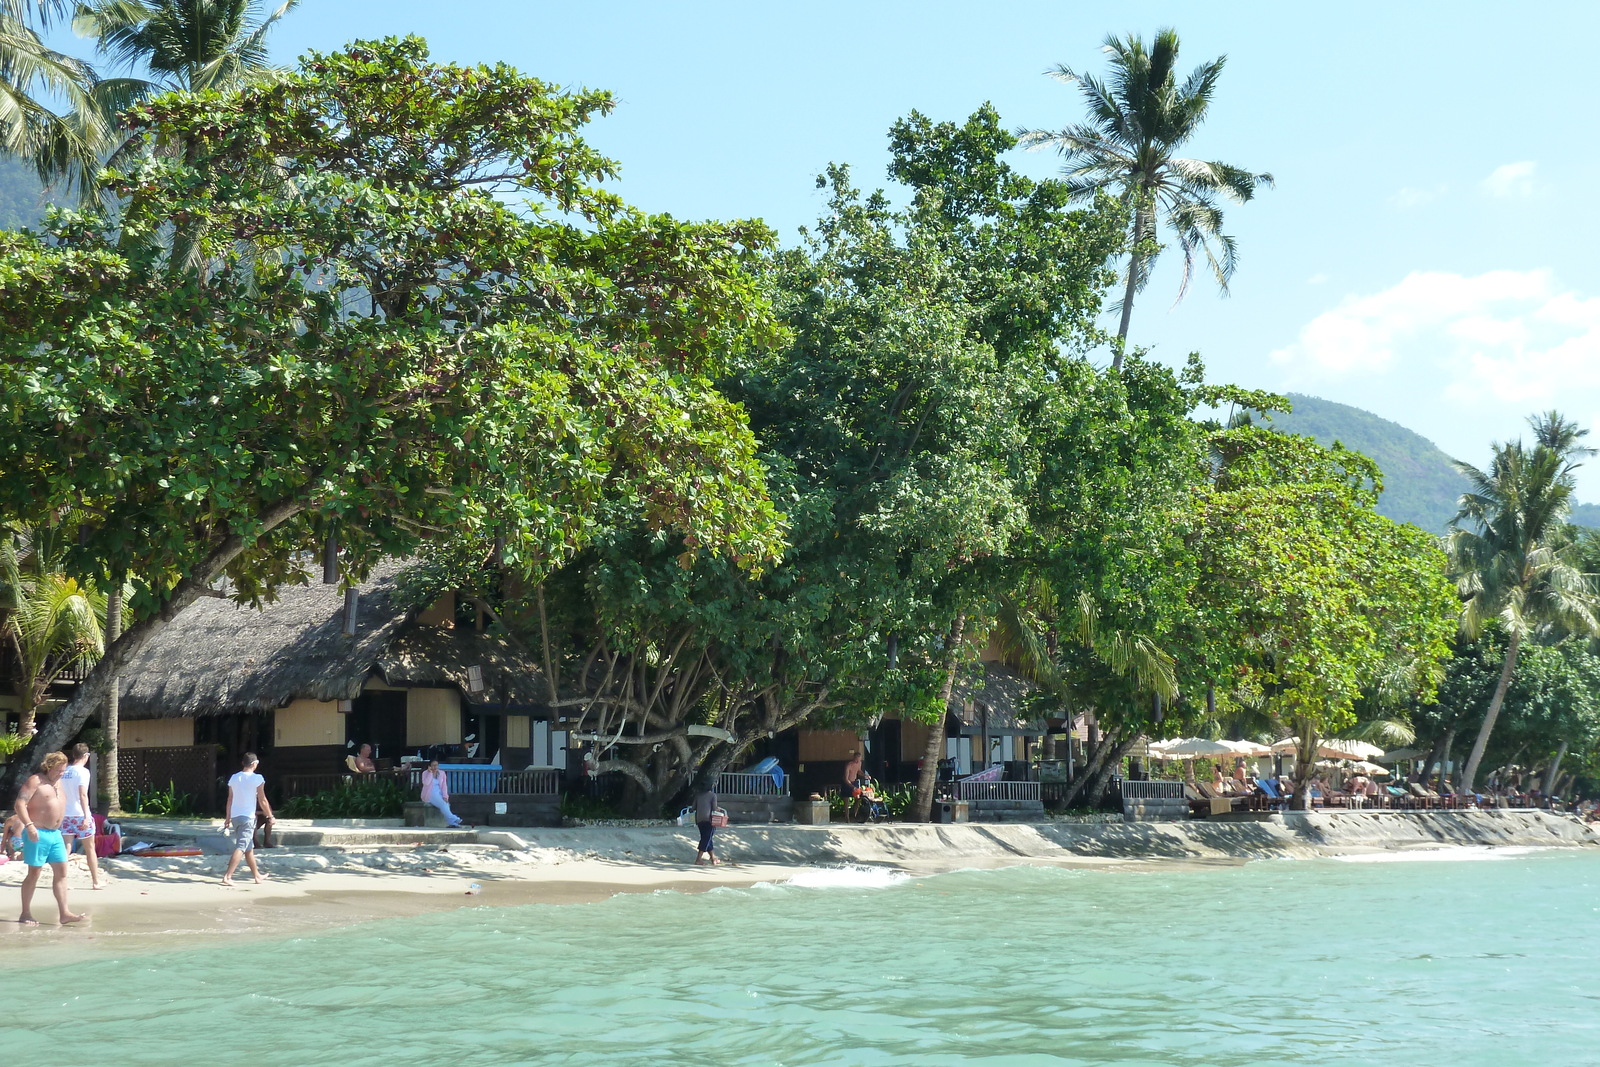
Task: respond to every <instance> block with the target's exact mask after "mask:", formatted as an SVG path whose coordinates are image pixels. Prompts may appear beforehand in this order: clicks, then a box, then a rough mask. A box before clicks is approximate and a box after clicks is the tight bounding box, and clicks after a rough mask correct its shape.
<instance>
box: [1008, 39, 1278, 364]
mask: <svg viewBox="0 0 1600 1067" xmlns="http://www.w3.org/2000/svg"><path fill="white" fill-rule="evenodd" d="M1103 50H1104V51H1105V52H1106V54H1107V55H1109V56H1110V57H1111V76H1110V83H1109V84H1107V83H1105V82H1102V81H1100V80H1098V79H1096V78H1094V77H1092V76H1090V75H1087V74H1079V73H1077V72H1076V71H1074V70H1072V69H1071V68H1070V67H1067V66H1065V65H1060V66H1057V67H1055V68H1054V69H1053V70H1049V71H1046V72H1045V73H1046V74H1048V75H1049V76H1050V77H1053V78H1055V79H1057V80H1058V81H1062V82H1066V83H1067V84H1069V85H1076V86H1077V87H1078V88H1079V90H1080V91H1081V92H1082V94H1083V98H1084V101H1085V102H1086V103H1087V104H1088V105H1089V121H1088V122H1084V123H1079V124H1077V125H1074V126H1068V127H1066V128H1065V129H1062V130H1022V131H1019V136H1020V137H1021V138H1022V143H1023V144H1024V145H1026V146H1028V147H1030V148H1040V147H1044V146H1047V145H1048V146H1051V147H1054V148H1055V149H1056V150H1057V151H1058V152H1060V153H1061V155H1062V158H1063V164H1062V170H1063V172H1064V173H1065V175H1066V180H1067V184H1068V187H1069V188H1070V190H1071V192H1072V195H1073V196H1074V198H1076V199H1079V200H1090V199H1093V198H1094V197H1095V196H1096V195H1098V194H1099V193H1101V192H1107V193H1109V194H1111V195H1112V196H1114V197H1116V198H1117V199H1118V200H1120V201H1121V202H1122V203H1123V205H1124V206H1125V207H1126V208H1127V210H1128V212H1129V217H1130V222H1129V230H1128V277H1127V281H1126V284H1125V288H1124V290H1123V294H1122V323H1121V325H1120V326H1119V327H1118V329H1117V338H1118V341H1119V342H1126V340H1127V337H1128V320H1129V317H1130V316H1131V315H1132V314H1133V297H1134V294H1135V293H1137V292H1138V291H1139V290H1141V289H1143V288H1144V286H1145V283H1146V282H1147V281H1149V278H1150V268H1151V266H1152V264H1153V263H1154V262H1155V259H1156V255H1157V253H1158V252H1159V251H1160V249H1159V248H1158V246H1157V245H1156V237H1157V232H1158V228H1159V227H1158V223H1159V222H1162V221H1164V222H1165V223H1166V225H1167V227H1168V228H1169V229H1171V230H1172V232H1173V235H1174V237H1175V238H1176V239H1177V242H1178V247H1179V249H1181V250H1182V252H1183V281H1182V283H1181V284H1180V285H1179V288H1178V299H1179V300H1182V299H1183V295H1184V293H1185V292H1187V291H1188V288H1189V280H1190V278H1191V277H1192V275H1193V272H1194V265H1195V259H1196V256H1197V254H1203V255H1204V256H1205V259H1206V264H1207V265H1208V266H1209V267H1210V268H1211V272H1212V273H1213V274H1214V275H1215V276H1216V279H1217V284H1218V285H1219V286H1221V288H1222V291H1223V292H1224V293H1226V292H1227V291H1228V279H1229V278H1230V277H1232V275H1233V270H1234V266H1235V265H1236V263H1237V258H1238V252H1237V249H1236V247H1235V245H1234V240H1233V238H1232V237H1229V236H1227V235H1226V234H1224V233H1223V232H1222V210H1221V208H1219V207H1218V206H1217V202H1218V200H1219V198H1223V197H1226V198H1227V199H1229V200H1232V201H1234V202H1236V203H1244V202H1245V201H1247V200H1249V199H1251V198H1252V197H1254V196H1255V192H1256V186H1258V185H1267V186H1270V185H1271V184H1272V175H1270V174H1252V173H1250V172H1249V171H1246V170H1243V169H1241V168H1239V167H1235V166H1233V165H1231V164H1228V163H1217V162H1206V161H1204V160H1199V159H1185V158H1180V157H1179V156H1178V155H1177V152H1178V151H1179V149H1181V148H1182V147H1183V145H1184V143H1185V142H1187V141H1188V140H1189V138H1191V137H1193V136H1194V134H1195V131H1196V130H1198V129H1199V127H1200V123H1201V122H1203V121H1205V117H1206V112H1207V111H1208V110H1210V107H1211V98H1212V95H1213V94H1214V93H1215V92H1216V87H1217V79H1218V78H1219V77H1220V76H1221V74H1222V67H1223V64H1224V63H1225V62H1226V61H1227V57H1226V56H1219V57H1217V58H1216V59H1214V60H1212V61H1211V62H1209V63H1202V64H1201V65H1200V66H1198V67H1196V68H1195V69H1194V71H1193V72H1192V73H1191V74H1190V75H1189V77H1188V78H1186V79H1185V80H1184V81H1183V83H1182V84H1181V85H1180V84H1179V83H1178V81H1177V73H1176V70H1175V67H1176V64H1177V61H1178V34H1177V31H1175V30H1172V29H1163V30H1158V31H1157V32H1156V37H1155V41H1154V43H1153V45H1152V47H1151V48H1149V49H1148V50H1146V48H1145V46H1144V42H1143V41H1141V40H1140V39H1139V38H1138V37H1136V36H1132V35H1130V36H1129V37H1127V38H1126V39H1123V38H1121V37H1117V36H1116V35H1114V34H1113V35H1112V36H1110V37H1107V38H1106V42H1105V46H1104V49H1103ZM1122 349H1123V345H1122V344H1119V345H1118V346H1117V351H1116V353H1115V354H1114V356H1113V357H1112V364H1111V365H1112V367H1113V368H1118V369H1120V368H1121V366H1122Z"/></svg>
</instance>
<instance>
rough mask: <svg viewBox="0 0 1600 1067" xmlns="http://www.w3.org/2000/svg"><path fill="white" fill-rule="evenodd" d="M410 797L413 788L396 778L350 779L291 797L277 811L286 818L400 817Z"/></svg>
mask: <svg viewBox="0 0 1600 1067" xmlns="http://www.w3.org/2000/svg"><path fill="white" fill-rule="evenodd" d="M411 799H414V798H413V797H412V795H411V791H410V790H409V789H407V788H406V787H405V786H403V785H401V784H400V783H399V782H396V781H394V780H393V779H389V778H375V779H370V780H368V779H362V780H351V781H346V782H342V783H340V784H339V785H337V786H335V787H334V788H332V789H324V790H322V791H321V792H320V793H312V794H310V795H302V796H296V797H290V798H289V799H288V800H286V801H285V802H284V803H283V805H282V806H281V807H280V808H279V809H278V814H279V815H282V816H283V817H284V818H286V819H398V818H399V817H400V816H401V815H402V814H404V812H405V803H406V801H407V800H411Z"/></svg>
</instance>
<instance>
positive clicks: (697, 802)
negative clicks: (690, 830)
mask: <svg viewBox="0 0 1600 1067" xmlns="http://www.w3.org/2000/svg"><path fill="white" fill-rule="evenodd" d="M716 811H717V789H716V786H715V785H713V784H712V782H711V779H710V778H709V777H708V778H706V780H705V781H703V782H702V783H701V784H700V790H699V792H697V793H695V795H694V825H695V829H697V830H699V831H700V843H699V844H698V845H696V846H695V853H694V863H695V866H696V867H698V866H700V865H701V864H703V863H705V862H707V861H710V863H711V865H712V866H713V867H715V866H716V865H717V862H718V860H717V846H716V842H715V841H714V840H713V838H715V837H716V834H717V826H716V823H714V822H713V821H712V816H713V815H715V814H716Z"/></svg>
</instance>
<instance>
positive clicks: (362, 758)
mask: <svg viewBox="0 0 1600 1067" xmlns="http://www.w3.org/2000/svg"><path fill="white" fill-rule="evenodd" d="M356 773H357V774H376V773H378V765H377V764H376V763H374V762H372V746H371V745H362V746H361V747H360V748H358V749H356Z"/></svg>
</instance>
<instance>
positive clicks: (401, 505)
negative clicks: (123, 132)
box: [0, 39, 782, 743]
mask: <svg viewBox="0 0 1600 1067" xmlns="http://www.w3.org/2000/svg"><path fill="white" fill-rule="evenodd" d="M610 108H611V99H610V97H609V96H607V95H606V94H604V93H597V92H579V93H567V92H561V91H559V90H557V89H555V88H553V87H551V86H548V85H546V84H544V83H542V82H540V81H538V80H536V79H533V78H528V77H525V76H523V75H521V74H519V73H518V72H516V71H515V70H513V69H512V68H510V67H507V66H504V65H500V66H493V67H477V68H466V67H459V66H451V65H444V64H436V63H433V62H431V61H430V60H429V58H428V54H427V50H426V47H425V46H424V44H423V43H422V42H421V41H419V40H416V39H408V40H403V41H402V40H392V39H391V40H387V41H379V42H366V43H359V44H356V45H354V46H352V47H350V48H349V49H347V50H345V51H342V52H337V53H331V54H320V53H313V54H312V55H310V56H309V57H308V58H307V60H306V61H305V63H304V65H303V66H302V68H301V70H299V71H298V72H295V73H293V74H290V75H286V76H284V77H283V78H281V79H278V80H276V81H274V82H272V83H270V84H263V85H250V86H247V87H244V88H240V89H237V90H233V91H229V92H225V93H205V94H183V93H174V94H171V95H168V96H164V97H161V98H159V99H156V100H153V101H150V102H148V103H146V104H144V105H141V106H140V107H138V108H136V109H134V110H133V111H132V112H131V113H130V115H129V122H130V124H131V128H132V132H133V135H134V136H135V137H136V138H138V139H140V141H141V143H143V144H145V145H147V146H149V147H151V148H152V149H161V148H162V147H163V146H170V145H173V144H178V143H181V144H182V145H183V146H184V152H183V154H172V153H165V152H163V151H152V152H150V153H147V154H144V155H141V156H139V157H138V158H137V159H135V160H133V161H132V163H131V164H130V165H129V167H128V169H127V171H126V173H123V174H120V175H117V176H115V178H114V182H113V184H114V188H115V190H116V192H117V194H118V196H119V198H120V200H119V202H118V207H117V209H116V212H115V214H114V216H113V217H110V218H98V217H94V216H91V215H64V216H62V217H60V218H58V219H57V220H56V221H55V222H54V223H52V224H51V226H50V229H49V233H48V235H46V236H44V237H25V236H22V235H18V234H0V293H3V294H4V295H3V298H0V413H3V417H4V419H5V425H6V432H5V433H4V434H0V513H7V514H13V515H18V516H21V517H23V518H35V517H39V516H43V515H47V514H52V513H54V512H56V511H58V510H59V509H61V508H62V507H65V506H68V505H71V506H76V507H81V508H84V509H86V510H87V511H88V512H89V513H91V514H93V515H94V516H95V517H96V520H97V521H96V522H95V523H94V524H93V525H92V526H90V527H89V528H87V529H86V531H85V536H84V537H83V539H82V540H81V542H80V543H78V544H76V545H74V546H73V548H72V550H71V557H70V566H69V570H71V571H73V572H74V573H89V574H95V575H101V574H107V573H111V574H123V573H133V574H139V575H143V576H146V577H147V578H148V580H149V586H148V588H146V590H145V591H144V607H143V610H142V611H141V612H140V613H141V614H146V615H147V614H148V612H149V609H150V608H151V607H152V606H154V604H156V603H160V602H162V601H165V602H166V603H165V605H164V610H165V614H167V615H170V614H171V612H172V611H173V610H176V609H177V608H181V606H182V605H183V603H186V602H187V600H189V599H192V598H193V597H194V596H196V595H199V593H200V591H201V590H202V589H203V588H205V586H206V585H207V584H208V583H209V582H211V581H212V580H213V579H214V578H215V577H216V575H217V574H218V572H219V571H221V570H223V569H224V568H225V569H226V570H227V572H228V573H229V575H230V576H231V577H232V579H233V581H234V583H235V588H236V590H237V592H238V594H239V596H240V597H241V598H244V599H260V598H265V597H270V596H271V594H272V590H273V589H274V587H275V586H277V585H278V584H280V583H282V582H284V581H297V580H298V581H303V580H305V579H304V575H303V573H302V571H303V567H304V562H303V561H304V560H305V558H307V557H306V553H307V552H308V551H310V550H313V549H315V548H316V547H317V546H320V545H321V544H322V543H324V541H325V540H326V539H327V538H328V536H329V535H330V534H333V533H336V534H337V538H338V541H339V544H340V547H341V556H340V560H341V565H342V567H343V568H344V571H345V574H346V575H347V577H351V578H354V577H357V576H359V575H360V574H362V573H363V572H364V571H365V570H366V569H367V568H368V567H369V566H370V565H371V564H372V563H373V562H374V561H375V560H376V559H378V558H379V557H381V556H385V555H406V554H412V553H415V552H416V551H417V549H418V546H419V544H420V542H422V541H423V540H424V539H426V538H429V537H436V536H440V535H442V534H445V533H449V534H450V535H452V536H454V537H456V538H457V539H458V542H459V543H461V544H463V545H467V546H474V545H475V546H476V550H477V551H478V558H480V559H481V558H484V557H486V556H487V555H488V554H489V551H490V545H491V544H492V543H499V544H501V545H502V546H503V549H502V551H501V553H500V555H501V558H503V559H504V560H505V562H506V563H507V565H508V566H510V567H513V568H515V569H516V570H518V571H520V572H522V573H525V574H528V575H531V576H538V575H541V574H543V573H545V572H547V571H548V570H549V569H551V568H553V567H554V566H557V565H559V564H560V563H561V562H562V561H565V560H567V559H569V558H571V556H572V555H573V554H574V552H575V551H577V550H578V549H579V548H581V547H582V546H583V545H584V544H585V543H586V542H587V541H589V540H590V539H591V538H592V537H593V536H594V534H595V532H596V529H597V520H598V516H599V513H600V512H601V511H602V510H605V511H607V513H608V517H609V518H611V519H612V520H614V521H617V522H625V523H627V524H629V525H630V526H633V527H635V528H638V529H641V530H645V531H665V530H668V529H671V530H673V531H675V532H676V533H677V534H678V535H679V536H683V537H685V538H687V539H689V540H690V547H691V549H692V553H691V556H690V559H692V558H694V556H695V555H698V554H703V555H708V556H724V557H726V558H729V559H732V560H734V561H736V563H737V564H738V565H739V566H741V567H747V568H759V567H760V566H762V565H763V564H764V563H766V562H767V561H769V560H770V559H772V558H773V557H774V556H775V555H776V553H777V550H778V546H779V544H781V540H782V521H781V517H780V516H779V514H778V512H777V510H776V509H775V507H774V506H773V504H772V502H771V500H770V499H769V497H768V496H767V493H766V486H765V478H764V471H763V468H762V465H761V464H760V463H759V462H758V460H757V458H756V454H755V453H756V445H755V441H754V439H753V438H752V436H751V434H750V431H749V429H748V427H747V425H746V422H745V418H744V415H743V413H742V412H741V411H740V409H739V408H738V407H737V406H736V405H734V404H732V403H730V402H729V401H728V400H727V399H726V398H725V397H723V396H722V395H721V394H720V393H719V392H718V391H717V390H716V389H715V388H714V386H713V384H712V381H711V376H713V375H715V374H717V373H719V372H720V371H721V370H722V369H723V367H724V365H725V361H726V359H727V358H728V356H729V354H730V353H736V352H738V351H740V350H742V349H744V348H746V347H748V346H750V345H755V344H770V343H772V342H773V341H774V340H775V339H776V338H777V337H778V336H779V334H778V331H777V329H776V327H775V324H774V322H773V319H772V316H771V314H770V310H769V308H768V306H767V304H766V302H765V300H764V299H763V297H762V294H761V293H760V291H759V288H758V284H757V282H756V280H755V278H754V277H753V276H752V275H751V273H750V272H749V270H748V269H747V268H748V264H749V262H750V260H751V257H752V256H753V255H754V254H755V252H756V251H757V250H759V249H760V248H762V247H764V246H765V244H766V243H767V242H768V241H769V240H770V234H769V232H768V231H767V230H766V228H765V227H764V226H762V225H760V224H759V223H731V224H720V223H700V224H686V223H680V222H678V221H676V220H674V219H671V218H669V217H666V216H651V215H645V214H643V213H640V212H637V211H633V210H631V209H629V208H627V207H626V206H624V205H623V204H621V203H620V202H619V201H618V200H617V199H616V198H615V197H614V196H612V195H611V194H609V193H607V192H604V191H603V190H601V189H600V187H599V184H598V183H599V182H600V181H602V180H603V179H605V178H607V177H609V176H611V175H612V174H613V173H614V169H615V168H614V164H613V163H612V162H611V161H610V160H608V159H606V158H604V157H603V156H601V155H599V154H598V153H596V152H595V151H594V150H593V149H592V148H590V147H589V146H588V145H587V144H586V143H585V142H584V141H583V140H582V138H581V137H580V136H579V135H578V130H579V128H580V127H581V126H582V125H583V124H584V123H585V122H587V121H588V120H589V119H590V118H591V117H593V116H595V115H599V114H604V113H605V112H607V111H609V110H610ZM513 197H517V198H522V199H524V200H525V201H527V204H528V207H527V209H526V210H524V211H520V212H519V211H517V210H514V209H513V208H511V207H510V206H508V204H509V201H510V200H511V199H512V198H513ZM174 222H177V223H179V224H180V225H178V226H177V228H176V231H174V229H173V228H172V227H173V223H174ZM174 232H176V234H177V235H178V236H179V237H181V238H183V241H182V242H176V240H175V239H174V240H169V238H173V234H174ZM180 243H181V244H182V245H184V247H179V246H178V245H179V244H180ZM196 264H198V265H199V266H200V267H202V268H203V269H194V266H193V265H196ZM162 624H163V617H162V616H156V617H155V618H153V619H152V618H148V617H147V618H146V619H145V620H144V621H143V622H141V623H136V624H135V625H134V626H133V627H130V629H129V630H128V631H127V633H125V634H124V636H123V639H122V642H123V643H122V648H123V649H130V648H133V647H135V646H136V645H137V644H138V642H139V641H142V640H144V639H145V638H146V636H147V635H148V633H149V632H151V631H152V630H153V629H154V628H158V627H159V626H160V625H162ZM118 654H119V655H122V654H124V653H122V652H119V653H118ZM107 669H108V670H109V668H107ZM104 676H105V675H104V673H102V674H97V675H95V676H93V678H92V679H91V683H92V684H87V685H85V686H84V687H82V688H80V690H79V698H75V700H74V702H73V703H72V704H71V705H69V710H68V713H67V714H66V715H64V716H61V717H60V719H61V723H60V727H59V728H60V729H66V730H70V729H75V728H76V727H77V726H78V725H79V724H80V723H81V721H82V717H83V715H85V714H86V713H87V711H88V706H89V705H91V704H92V703H93V702H94V701H95V700H97V699H98V698H99V696H100V695H101V690H102V689H103V686H104ZM57 728H58V727H57V724H56V723H55V722H54V721H52V723H51V724H50V725H49V726H47V728H46V733H49V732H50V731H53V730H55V729H57ZM44 743H50V739H49V738H46V740H45V742H44ZM57 743H58V742H57Z"/></svg>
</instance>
